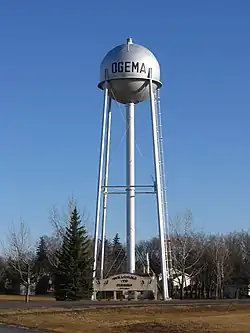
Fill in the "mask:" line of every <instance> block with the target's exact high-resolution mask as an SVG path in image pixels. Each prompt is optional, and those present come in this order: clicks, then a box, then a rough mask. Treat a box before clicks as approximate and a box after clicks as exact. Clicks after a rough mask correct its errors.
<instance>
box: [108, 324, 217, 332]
mask: <svg viewBox="0 0 250 333" xmlns="http://www.w3.org/2000/svg"><path fill="white" fill-rule="evenodd" d="M195 326H196V325H194V326H192V327H191V326H190V327H184V326H183V325H180V326H178V325H176V324H171V323H169V324H167V323H166V324H160V323H152V322H147V323H137V324H131V325H128V326H126V327H123V328H122V329H121V327H115V328H114V331H113V330H112V332H126V333H212V332H214V331H212V330H209V329H206V328H202V327H201V326H196V327H195Z"/></svg>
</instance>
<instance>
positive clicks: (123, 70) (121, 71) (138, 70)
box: [98, 38, 162, 104]
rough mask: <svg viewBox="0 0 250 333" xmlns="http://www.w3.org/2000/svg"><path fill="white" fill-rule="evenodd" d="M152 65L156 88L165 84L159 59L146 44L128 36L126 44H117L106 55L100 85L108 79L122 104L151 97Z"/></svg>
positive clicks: (100, 86) (101, 87) (116, 97)
mask: <svg viewBox="0 0 250 333" xmlns="http://www.w3.org/2000/svg"><path fill="white" fill-rule="evenodd" d="M150 69H151V70H152V81H153V89H154V90H155V89H159V88H160V87H161V85H162V84H161V81H160V65H159V63H158V61H157V59H156V58H155V56H154V55H153V53H152V52H150V51H149V50H148V49H147V48H145V47H144V46H141V45H138V44H134V43H133V42H132V39H131V38H128V39H127V43H126V44H122V45H119V46H117V47H115V48H114V49H112V50H111V51H109V52H108V53H107V54H106V56H105V57H104V59H103V61H102V63H101V68H100V83H99V84H98V87H99V88H100V89H104V83H105V79H107V81H108V82H109V86H108V87H109V94H110V96H111V97H112V98H113V99H114V100H116V101H118V102H119V103H122V104H127V103H140V102H143V101H144V100H146V99H147V98H148V97H149V80H148V79H149V76H150ZM106 76H107V78H106Z"/></svg>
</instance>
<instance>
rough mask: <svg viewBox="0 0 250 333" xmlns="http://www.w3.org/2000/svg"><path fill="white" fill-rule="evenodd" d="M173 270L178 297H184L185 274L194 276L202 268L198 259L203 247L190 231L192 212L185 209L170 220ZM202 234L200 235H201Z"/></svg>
mask: <svg viewBox="0 0 250 333" xmlns="http://www.w3.org/2000/svg"><path fill="white" fill-rule="evenodd" d="M171 228H172V241H171V245H172V258H173V271H174V273H175V276H176V277H177V279H178V283H179V286H180V298H181V299H182V298H183V297H184V288H185V287H186V276H189V279H192V278H194V277H195V276H196V275H197V274H199V273H200V271H201V270H202V267H201V265H198V264H199V263H200V259H201V257H202V253H203V248H202V246H201V241H200V238H199V237H197V236H198V235H197V234H195V233H194V232H193V231H192V213H191V211H190V210H187V211H186V214H185V215H184V216H177V217H176V218H175V220H174V221H172V222H171ZM201 236H202V235H200V237H201Z"/></svg>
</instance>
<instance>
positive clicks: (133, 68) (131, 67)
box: [112, 61, 146, 74]
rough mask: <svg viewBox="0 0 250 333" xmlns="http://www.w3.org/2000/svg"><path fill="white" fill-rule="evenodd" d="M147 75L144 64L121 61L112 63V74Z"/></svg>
mask: <svg viewBox="0 0 250 333" xmlns="http://www.w3.org/2000/svg"><path fill="white" fill-rule="evenodd" d="M124 72H125V73H145V74H146V66H145V64H144V62H142V63H140V62H138V61H137V62H134V61H125V62H124V61H119V62H113V63H112V73H124Z"/></svg>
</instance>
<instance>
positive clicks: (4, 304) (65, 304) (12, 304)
mask: <svg viewBox="0 0 250 333" xmlns="http://www.w3.org/2000/svg"><path fill="white" fill-rule="evenodd" d="M230 303H233V304H246V305H250V299H239V300H236V299H231V300H230V299H225V300H182V301H181V300H169V301H165V302H164V301H147V300H145V301H77V302H70V301H60V302H56V301H55V302H53V301H47V302H37V301H34V302H29V303H25V302H20V301H0V309H29V308H65V309H71V308H83V309H84V308H86V309H87V308H102V307H125V306H143V305H165V306H173V305H225V304H230ZM0 333H1V331H0Z"/></svg>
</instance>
